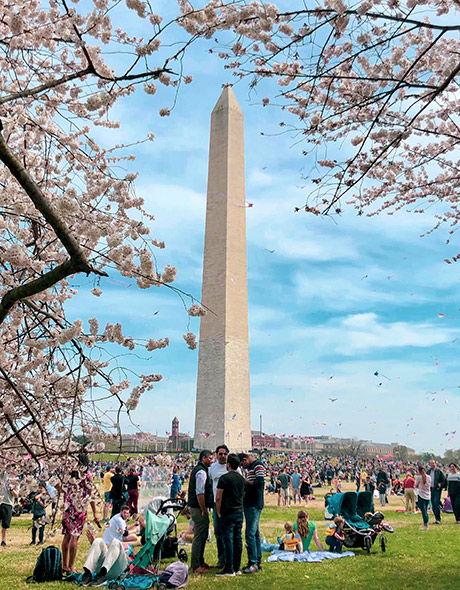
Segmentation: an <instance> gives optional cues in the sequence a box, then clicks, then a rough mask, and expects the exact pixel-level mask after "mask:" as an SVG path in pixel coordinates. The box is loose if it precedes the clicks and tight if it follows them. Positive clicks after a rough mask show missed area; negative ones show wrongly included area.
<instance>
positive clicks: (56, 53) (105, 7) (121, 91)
mask: <svg viewBox="0 0 460 590" xmlns="http://www.w3.org/2000/svg"><path fill="white" fill-rule="evenodd" d="M286 6H287V7H288V8H285V7H286ZM177 9H178V13H177V17H175V18H173V19H172V20H169V21H168V22H163V19H162V17H161V16H160V15H158V14H156V13H154V12H153V10H152V8H151V6H150V4H149V3H148V2H143V1H141V0H126V1H125V2H123V3H122V2H120V1H119V0H85V1H84V2H81V3H79V2H78V0H74V1H70V0H48V2H43V1H41V0H5V1H4V2H2V5H1V8H0V35H1V37H0V38H1V40H2V41H1V43H0V65H1V72H0V122H1V127H0V161H1V163H2V164H1V165H0V183H1V185H2V192H1V193H0V264H1V271H2V282H1V285H0V289H1V291H0V335H1V344H2V346H1V347H0V449H1V452H2V455H1V459H2V460H5V459H8V458H11V457H15V456H22V457H23V456H24V451H25V452H26V453H27V455H26V456H27V457H29V458H28V459H27V461H30V462H31V464H32V465H33V464H36V462H37V461H40V460H41V459H44V458H46V459H47V461H48V463H49V466H50V469H53V467H54V466H56V465H58V464H60V465H62V463H63V461H66V460H68V458H69V457H72V456H73V455H74V454H76V453H78V452H79V450H80V449H79V448H78V445H75V444H74V443H73V441H72V434H73V433H75V432H76V431H79V432H82V433H83V435H84V436H85V437H87V438H88V439H91V440H94V439H95V438H96V437H97V436H98V435H99V434H101V431H102V429H103V428H104V427H105V426H107V425H108V424H107V420H106V419H105V417H104V415H101V413H100V411H99V410H98V408H99V407H100V406H99V405H98V404H99V402H100V400H101V398H103V397H110V398H111V399H112V400H114V401H115V402H116V404H117V406H118V408H119V409H118V417H117V419H115V421H113V422H114V424H111V426H114V427H115V429H117V430H118V429H119V424H120V420H119V418H120V415H121V412H124V411H128V412H131V411H132V410H134V409H135V407H136V405H137V403H138V401H139V397H140V396H141V395H142V394H143V393H144V392H145V391H147V390H150V389H151V388H152V387H153V384H154V383H155V382H157V381H158V380H160V379H161V375H158V374H149V375H139V376H138V377H137V378H136V380H135V381H134V382H130V381H129V380H128V379H126V378H124V377H123V378H121V377H120V378H118V379H115V377H114V373H113V372H112V371H111V366H110V358H107V357H102V356H100V354H99V351H100V350H101V349H103V348H104V347H105V346H106V345H107V343H116V344H118V345H120V346H122V347H125V348H127V349H128V350H134V349H135V348H136V346H145V347H146V348H147V350H149V351H154V350H156V349H161V348H164V347H166V346H167V345H168V343H169V340H168V338H167V336H166V335H164V336H163V338H152V339H150V340H149V341H148V342H139V341H136V340H135V339H134V338H132V337H129V336H126V335H125V334H124V332H123V327H122V326H121V325H120V324H115V325H112V324H108V325H107V326H105V327H100V326H99V322H98V321H97V319H96V318H93V319H91V320H90V322H89V326H84V325H83V323H82V322H81V321H80V320H76V321H73V322H69V321H68V319H67V317H66V312H65V303H66V301H68V300H69V299H70V298H72V297H74V296H75V295H76V290H75V288H74V287H73V286H72V285H73V283H72V280H73V277H75V276H76V275H78V274H81V273H83V274H85V275H87V276H88V277H91V278H92V279H93V280H94V288H93V290H92V293H93V295H94V296H95V297H98V296H99V295H101V292H102V287H103V278H104V277H106V276H107V275H108V274H110V273H114V272H117V273H120V274H121V275H122V276H123V277H129V278H131V279H134V280H135V282H136V284H137V286H138V288H140V289H148V288H150V287H163V288H164V287H168V286H170V283H172V282H173V281H174V278H175V275H176V269H175V268H174V267H173V266H170V265H167V266H166V267H165V268H164V270H160V269H159V267H158V264H157V261H156V257H155V255H154V252H155V251H156V250H157V249H162V248H163V247H164V243H163V242H162V241H160V240H159V239H157V238H152V237H151V236H150V227H149V225H150V222H151V221H152V219H153V218H152V213H151V212H147V211H145V210H144V202H143V199H142V198H140V197H138V196H137V195H136V193H135V191H134V184H133V183H134V181H135V178H136V174H135V173H127V174H124V175H120V172H119V170H120V169H121V166H120V165H121V164H122V163H123V162H127V161H129V160H131V159H132V158H133V156H132V155H131V154H130V153H129V151H128V146H124V145H117V144H115V145H113V146H111V147H109V148H107V147H103V146H102V145H100V144H99V143H98V142H97V141H96V140H95V138H94V136H95V133H94V130H95V129H96V128H97V127H104V128H106V129H107V130H109V131H110V129H113V128H117V127H118V126H119V125H120V123H119V122H118V121H115V120H113V119H111V112H112V109H113V107H114V106H115V104H116V103H117V101H120V100H126V99H129V97H130V96H131V95H132V94H133V93H134V92H135V91H136V90H137V89H141V90H143V91H145V92H146V93H148V94H149V95H150V96H153V95H155V93H156V92H157V89H158V87H159V86H164V87H166V88H169V89H170V90H171V91H172V92H173V93H176V92H177V90H178V88H179V85H180V84H181V83H189V82H191V76H190V75H188V74H187V73H186V72H184V71H183V60H184V57H185V55H186V52H187V50H188V49H189V47H190V46H191V44H192V43H195V42H196V41H197V40H199V39H204V40H205V41H207V42H208V43H209V45H208V48H207V50H208V51H210V52H212V53H216V54H218V57H219V58H221V59H223V60H225V64H224V67H226V68H227V69H228V70H229V71H231V72H232V73H233V74H234V76H235V79H236V80H240V79H245V78H246V79H247V80H248V81H249V87H250V89H251V90H252V91H253V92H256V91H257V92H258V94H259V95H260V96H261V97H262V98H261V103H262V104H263V105H264V106H266V107H267V108H268V107H270V106H271V105H272V103H273V100H272V99H271V98H269V95H270V93H272V92H273V91H272V90H271V89H272V87H273V84H272V83H273V82H274V83H275V88H278V94H279V97H278V98H279V99H280V100H282V101H284V102H282V106H281V108H282V109H283V110H284V111H285V112H286V115H287V116H289V117H290V118H289V119H286V120H285V121H282V122H281V123H280V125H281V127H282V131H284V130H288V131H289V132H291V133H295V134H297V136H298V138H299V140H301V141H303V142H304V143H303V144H302V145H303V149H304V153H305V154H311V153H313V154H314V156H315V158H316V159H315V162H316V164H315V165H316V168H317V170H318V172H317V173H316V174H315V175H314V176H313V177H312V178H311V179H310V180H311V182H312V184H313V186H314V187H316V190H314V191H312V192H311V193H310V194H309V196H308V199H307V202H306V204H305V205H304V206H303V207H302V208H303V209H305V210H306V211H308V212H311V213H313V214H322V215H331V214H333V213H340V211H341V207H342V206H344V203H345V202H349V203H351V204H352V205H353V206H354V207H356V209H357V211H358V214H362V212H363V211H366V212H367V214H368V215H374V214H378V213H381V212H383V211H386V212H388V213H390V214H391V213H392V212H393V211H395V210H398V209H407V208H410V209H411V210H413V211H415V212H417V213H423V212H424V211H425V210H426V208H427V207H428V206H431V207H432V208H433V210H434V211H435V212H436V214H437V224H436V227H439V226H440V225H441V224H443V223H447V224H450V226H451V227H450V230H449V231H450V232H454V231H455V229H456V226H457V223H458V220H459V210H458V204H457V202H458V199H457V193H458V190H459V188H460V180H459V178H460V176H459V174H458V170H457V169H458V165H457V158H456V156H455V149H456V147H457V144H458V142H459V139H460V131H459V128H458V117H457V113H458V110H459V108H458V107H459V103H458V89H457V85H458V76H459V72H460V65H459V61H458V55H459V51H460V42H459V40H458V32H459V29H460V22H459V21H458V11H459V2H458V1H457V0H431V1H430V0H419V1H415V0H405V1H400V0H364V1H359V0H358V1H357V2H345V1H344V0H321V1H318V2H316V3H315V4H314V5H313V3H311V5H310V3H307V2H305V1H301V0H298V2H296V1H295V0H293V1H290V2H286V1H284V0H280V5H279V6H276V5H275V4H272V3H265V2H261V1H253V2H250V1H246V0H234V1H228V0H211V1H210V2H198V3H197V4H196V6H195V5H192V4H191V3H190V2H188V1H187V0H178V1H177ZM126 10H129V11H131V13H130V14H132V15H134V16H135V17H136V19H138V23H141V24H142V25H143V26H145V24H146V23H148V27H149V29H148V30H149V31H150V33H149V35H148V38H146V39H143V38H140V37H137V36H136V34H135V33H132V32H130V31H126V30H125V28H126V27H125V22H124V21H125V19H124V15H125V12H124V11H126ZM137 28H138V27H136V26H134V27H133V30H137ZM171 30H174V31H177V39H176V38H175V37H174V35H173V37H174V42H171V38H172V37H171ZM165 38H167V39H168V43H167V44H162V41H163V40H164V39H165ZM229 39H231V41H229ZM114 56H115V57H114ZM159 114H160V115H161V116H168V115H170V110H169V109H168V108H166V107H165V106H164V105H159ZM153 139H154V138H153V134H152V133H150V134H148V135H147V137H146V138H145V140H153ZM143 140H144V139H143V138H140V139H139V141H143ZM343 154H344V155H343ZM299 209H300V207H299ZM453 259H455V260H456V259H457V257H453ZM449 262H450V260H449ZM201 313H202V312H201V310H200V309H197V308H195V307H194V306H192V307H191V308H190V315H192V316H198V315H201ZM184 339H185V341H186V342H187V344H188V346H189V348H191V349H193V348H195V347H196V341H195V337H194V335H193V334H192V333H191V332H189V331H188V330H187V333H186V334H185V335H184ZM95 352H97V354H95ZM109 425H110V424H109ZM57 437H60V438H59V439H58V438H57Z"/></svg>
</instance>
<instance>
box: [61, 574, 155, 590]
mask: <svg viewBox="0 0 460 590" xmlns="http://www.w3.org/2000/svg"><path fill="white" fill-rule="evenodd" d="M82 577H83V574H70V576H67V577H66V578H64V581H65V582H75V584H80V582H81V579H82ZM157 580H158V576H142V575H134V576H128V577H127V578H125V579H124V580H123V582H122V583H123V586H124V587H125V588H126V589H127V590H129V589H133V588H139V589H140V590H147V589H148V588H151V587H152V586H153V583H154V582H156V581H157ZM114 581H115V580H106V582H105V584H104V586H108V585H109V584H110V583H111V582H114Z"/></svg>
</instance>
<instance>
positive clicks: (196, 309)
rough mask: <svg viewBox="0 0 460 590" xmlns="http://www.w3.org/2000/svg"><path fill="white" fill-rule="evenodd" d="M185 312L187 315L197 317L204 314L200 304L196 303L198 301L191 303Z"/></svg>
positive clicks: (204, 311)
mask: <svg viewBox="0 0 460 590" xmlns="http://www.w3.org/2000/svg"><path fill="white" fill-rule="evenodd" d="M187 313H188V315H189V316H192V317H194V318H197V317H203V316H204V315H206V310H205V309H204V307H202V306H201V305H198V303H193V304H192V305H191V306H190V307H189V308H188V309H187Z"/></svg>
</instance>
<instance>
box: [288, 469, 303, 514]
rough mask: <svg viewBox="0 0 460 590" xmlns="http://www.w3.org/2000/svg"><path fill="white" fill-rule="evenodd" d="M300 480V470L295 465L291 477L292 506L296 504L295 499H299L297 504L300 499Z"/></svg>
mask: <svg viewBox="0 0 460 590" xmlns="http://www.w3.org/2000/svg"><path fill="white" fill-rule="evenodd" d="M301 479H302V476H301V475H300V470H299V468H298V467H297V465H295V467H294V473H293V474H292V475H291V481H292V497H293V498H294V506H295V504H296V501H297V498H298V499H299V504H300V502H301V499H300V480H301Z"/></svg>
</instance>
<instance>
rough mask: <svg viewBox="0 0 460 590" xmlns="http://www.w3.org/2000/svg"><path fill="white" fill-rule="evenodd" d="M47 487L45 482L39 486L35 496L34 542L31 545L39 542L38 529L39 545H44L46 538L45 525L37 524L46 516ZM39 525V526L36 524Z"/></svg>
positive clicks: (33, 513)
mask: <svg viewBox="0 0 460 590" xmlns="http://www.w3.org/2000/svg"><path fill="white" fill-rule="evenodd" d="M46 496H47V493H46V487H45V483H44V482H40V483H39V484H38V492H37V493H36V494H35V496H34V502H33V504H32V541H31V543H30V544H31V545H35V542H36V540H37V528H38V544H39V545H43V540H44V537H45V525H44V524H40V523H37V521H39V520H40V519H42V518H43V517H44V516H46ZM36 523H37V524H36Z"/></svg>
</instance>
